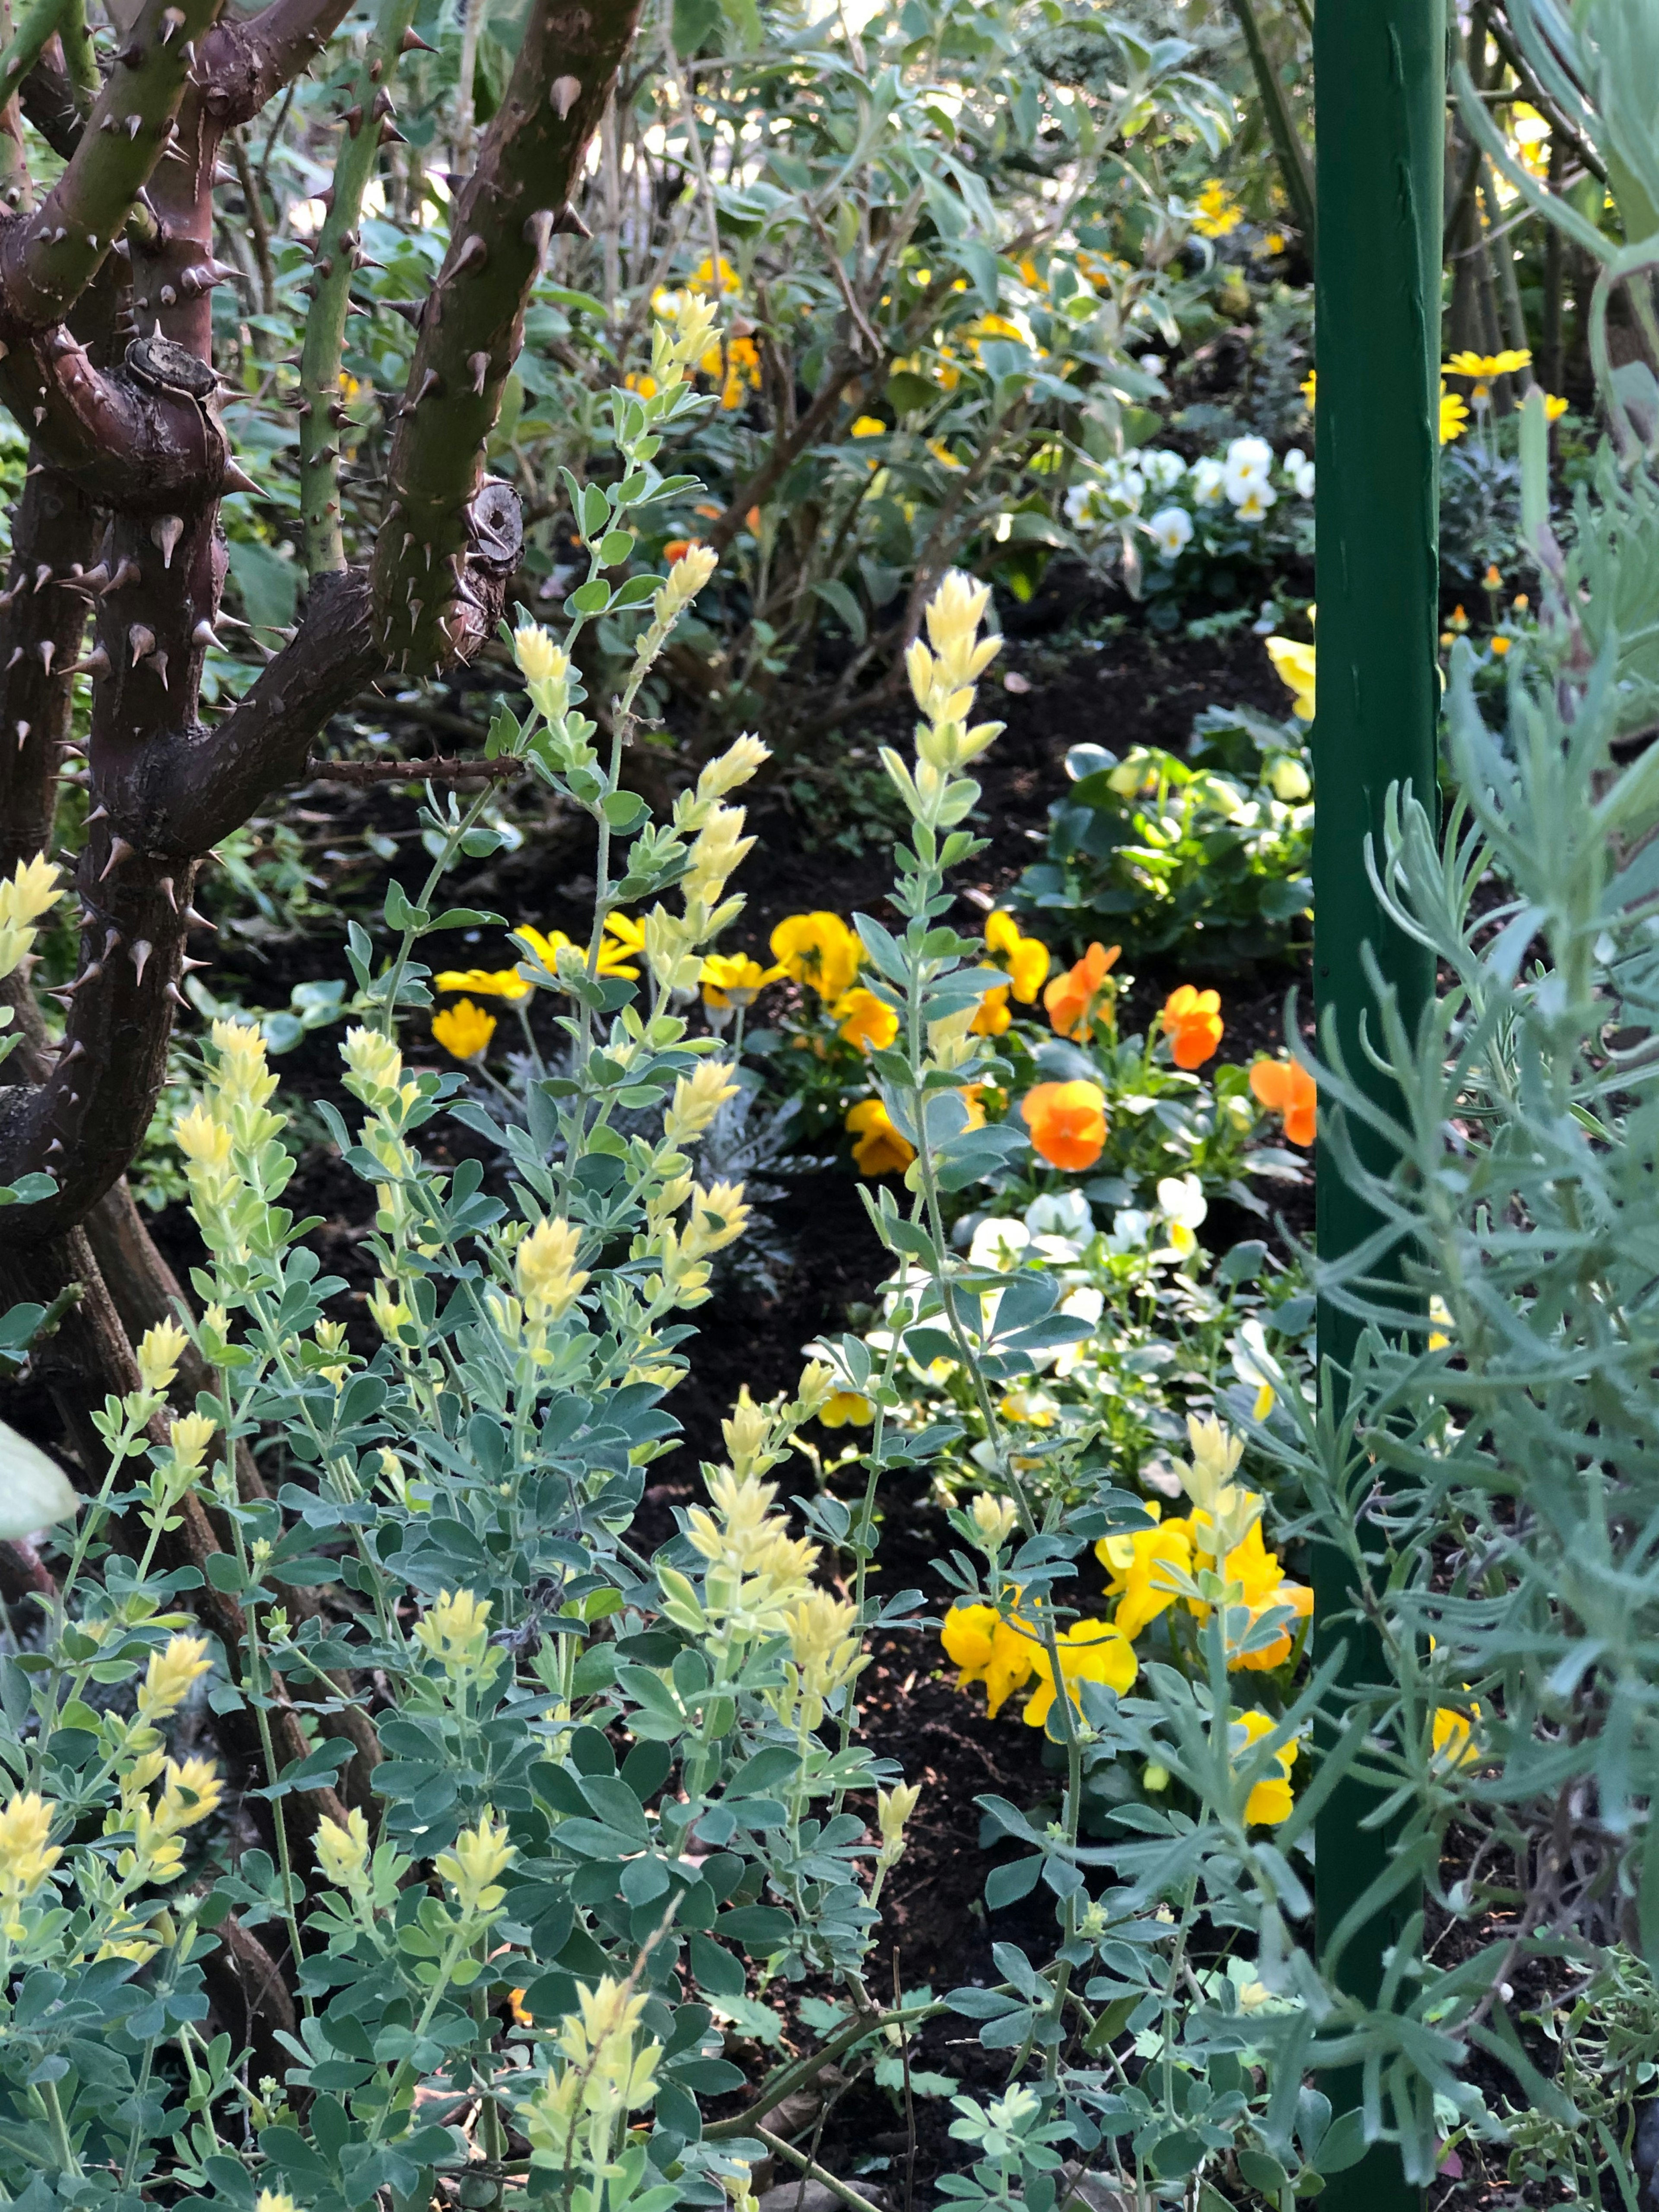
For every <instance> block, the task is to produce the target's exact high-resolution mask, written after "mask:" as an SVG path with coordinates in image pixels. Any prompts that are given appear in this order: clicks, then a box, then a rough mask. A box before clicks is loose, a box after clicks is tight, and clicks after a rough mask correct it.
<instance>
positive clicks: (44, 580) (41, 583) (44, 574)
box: [34, 561, 52, 592]
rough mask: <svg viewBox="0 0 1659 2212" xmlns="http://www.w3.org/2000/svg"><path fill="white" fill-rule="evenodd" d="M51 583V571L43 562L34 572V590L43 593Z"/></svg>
mask: <svg viewBox="0 0 1659 2212" xmlns="http://www.w3.org/2000/svg"><path fill="white" fill-rule="evenodd" d="M51 581H52V570H51V568H49V567H48V566H47V564H46V562H44V561H43V562H41V563H40V567H39V568H37V569H36V570H35V572H34V588H35V590H36V591H37V592H43V591H45V589H46V586H47V585H48V584H49V583H51Z"/></svg>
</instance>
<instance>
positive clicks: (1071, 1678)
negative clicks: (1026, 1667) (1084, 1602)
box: [1025, 1620, 1140, 1728]
mask: <svg viewBox="0 0 1659 2212" xmlns="http://www.w3.org/2000/svg"><path fill="white" fill-rule="evenodd" d="M1054 1642H1055V1644H1056V1646H1057V1647H1058V1650H1059V1653H1060V1679H1061V1680H1063V1681H1064V1683H1065V1685H1066V1696H1067V1698H1068V1699H1070V1701H1071V1703H1072V1704H1073V1705H1076V1704H1077V1702H1078V1700H1077V1699H1076V1697H1075V1696H1073V1686H1074V1685H1075V1684H1077V1683H1079V1682H1101V1683H1103V1684H1104V1685H1105V1686H1106V1687H1107V1688H1108V1689H1109V1690H1115V1691H1116V1692H1117V1694H1118V1695H1119V1697H1126V1696H1127V1694H1128V1692H1130V1691H1131V1690H1132V1689H1133V1687H1134V1686H1135V1677H1136V1675H1137V1674H1139V1672H1140V1663H1139V1661H1138V1660H1137V1659H1136V1657H1135V1655H1134V1647H1133V1644H1131V1643H1130V1642H1129V1639H1128V1638H1127V1636H1125V1635H1124V1634H1123V1632H1121V1629H1119V1628H1117V1627H1115V1626H1114V1625H1113V1623H1112V1622H1110V1621H1109V1620H1074V1621H1073V1623H1072V1624H1071V1626H1069V1627H1068V1628H1063V1629H1061V1631H1060V1634H1059V1635H1058V1636H1057V1637H1056V1638H1055V1639H1054ZM1031 1666H1032V1672H1033V1673H1034V1674H1036V1675H1037V1677H1038V1680H1037V1686H1036V1688H1035V1689H1034V1690H1033V1691H1032V1692H1031V1695H1030V1699H1029V1701H1028V1702H1027V1705H1026V1707H1025V1725H1026V1727H1027V1728H1042V1726H1043V1725H1044V1723H1046V1722H1047V1720H1048V1713H1049V1709H1050V1708H1051V1706H1052V1705H1053V1704H1054V1670H1053V1668H1051V1667H1050V1665H1049V1662H1048V1652H1047V1650H1045V1649H1044V1648H1043V1646H1042V1644H1037V1645H1036V1646H1035V1647H1034V1649H1033V1652H1032V1661H1031Z"/></svg>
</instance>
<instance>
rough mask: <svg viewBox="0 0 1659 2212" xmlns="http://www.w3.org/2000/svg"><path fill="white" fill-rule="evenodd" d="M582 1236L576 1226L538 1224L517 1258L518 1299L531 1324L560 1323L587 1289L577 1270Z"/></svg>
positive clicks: (557, 1222)
mask: <svg viewBox="0 0 1659 2212" xmlns="http://www.w3.org/2000/svg"><path fill="white" fill-rule="evenodd" d="M581 1241H582V1233H581V1231H580V1229H579V1228H577V1226H576V1225H575V1224H574V1222H569V1221H565V1220H562V1219H558V1218H555V1219H553V1220H550V1221H538V1223H537V1224H536V1225H535V1227H534V1228H533V1229H532V1231H530V1233H529V1235H528V1236H527V1237H524V1238H522V1239H521V1240H520V1244H519V1248H518V1250H517V1251H516V1253H515V1254H514V1255H513V1266H514V1272H515V1274H516V1276H517V1279H518V1286H519V1296H520V1297H521V1298H522V1299H523V1300H524V1306H525V1312H526V1316H527V1317H528V1318H529V1320H530V1321H531V1322H532V1323H535V1322H539V1323H546V1322H555V1321H561V1320H562V1319H563V1317H564V1316H565V1315H566V1314H567V1313H568V1311H569V1310H570V1308H571V1307H572V1306H573V1305H574V1303H575V1301H576V1300H577V1298H578V1297H580V1295H581V1293H582V1291H583V1290H584V1289H585V1288H586V1285H587V1280H588V1277H587V1273H586V1270H585V1269H582V1268H579V1267H577V1266H576V1255H577V1253H578V1252H579V1251H580V1249H581Z"/></svg>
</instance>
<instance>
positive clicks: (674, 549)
mask: <svg viewBox="0 0 1659 2212" xmlns="http://www.w3.org/2000/svg"><path fill="white" fill-rule="evenodd" d="M697 544H698V541H697V539H696V538H670V539H669V541H668V543H667V544H666V545H665V546H664V547H663V549H662V557H663V559H664V560H665V561H666V562H667V563H668V565H669V567H670V568H672V567H673V565H674V563H675V562H676V561H684V558H685V556H686V555H687V554H688V553H693V552H695V551H696V548H697Z"/></svg>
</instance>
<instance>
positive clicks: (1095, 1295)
mask: <svg viewBox="0 0 1659 2212" xmlns="http://www.w3.org/2000/svg"><path fill="white" fill-rule="evenodd" d="M1105 1310H1106V1297H1105V1293H1104V1292H1103V1291H1097V1289H1096V1288H1095V1286H1094V1285H1093V1284H1092V1283H1084V1284H1081V1285H1079V1287H1078V1288H1077V1289H1076V1290H1074V1291H1068V1292H1067V1294H1066V1297H1063V1298H1062V1299H1061V1300H1060V1311H1061V1313H1063V1314H1069V1315H1070V1316H1071V1317H1072V1319H1073V1321H1086V1322H1088V1324H1089V1326H1090V1328H1091V1329H1095V1328H1099V1326H1100V1317H1101V1316H1102V1314H1103V1313H1104V1312H1105ZM1093 1351H1094V1346H1093V1344H1092V1342H1091V1340H1090V1339H1089V1338H1087V1337H1085V1339H1084V1340H1083V1341H1082V1342H1081V1343H1080V1344H1063V1345H1062V1346H1060V1357H1059V1358H1057V1359H1056V1360H1055V1362H1054V1376H1055V1379H1056V1380H1057V1381H1059V1380H1063V1379H1064V1378H1065V1377H1066V1376H1067V1375H1069V1374H1070V1373H1071V1372H1072V1370H1073V1368H1074V1367H1077V1366H1079V1365H1080V1364H1082V1362H1083V1361H1084V1360H1085V1359H1087V1358H1090V1357H1091V1354H1092V1352H1093Z"/></svg>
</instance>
